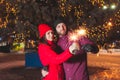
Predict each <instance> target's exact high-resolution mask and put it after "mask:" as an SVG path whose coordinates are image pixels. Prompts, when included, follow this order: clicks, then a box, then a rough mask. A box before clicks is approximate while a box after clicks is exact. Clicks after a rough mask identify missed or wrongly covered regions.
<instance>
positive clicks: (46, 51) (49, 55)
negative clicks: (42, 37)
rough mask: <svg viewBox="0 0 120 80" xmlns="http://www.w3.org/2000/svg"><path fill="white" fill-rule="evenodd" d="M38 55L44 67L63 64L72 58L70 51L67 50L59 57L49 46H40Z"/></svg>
mask: <svg viewBox="0 0 120 80" xmlns="http://www.w3.org/2000/svg"><path fill="white" fill-rule="evenodd" d="M38 53H39V57H40V59H41V61H42V63H43V65H48V64H61V63H63V62H64V61H66V60H67V59H68V58H70V57H71V56H72V54H70V52H69V50H65V51H64V52H63V53H61V54H59V55H58V54H57V53H56V52H54V51H53V50H52V49H51V48H50V47H48V46H39V47H38Z"/></svg>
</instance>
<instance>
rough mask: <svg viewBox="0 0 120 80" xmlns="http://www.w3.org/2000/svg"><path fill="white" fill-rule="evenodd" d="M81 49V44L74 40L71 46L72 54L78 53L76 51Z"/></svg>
mask: <svg viewBox="0 0 120 80" xmlns="http://www.w3.org/2000/svg"><path fill="white" fill-rule="evenodd" d="M78 50H80V45H79V43H78V42H73V43H72V45H71V46H70V47H69V51H70V52H71V54H76V52H77V51H78Z"/></svg>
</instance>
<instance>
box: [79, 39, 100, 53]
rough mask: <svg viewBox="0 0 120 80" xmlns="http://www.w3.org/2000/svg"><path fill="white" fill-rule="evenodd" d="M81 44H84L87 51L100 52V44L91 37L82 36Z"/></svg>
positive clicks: (83, 46)
mask: <svg viewBox="0 0 120 80" xmlns="http://www.w3.org/2000/svg"><path fill="white" fill-rule="evenodd" d="M80 44H81V46H82V47H81V48H82V49H83V50H85V51H86V52H92V53H98V52H99V48H98V46H97V45H96V44H95V43H94V42H93V41H91V40H90V39H88V38H86V37H82V38H81V39H80Z"/></svg>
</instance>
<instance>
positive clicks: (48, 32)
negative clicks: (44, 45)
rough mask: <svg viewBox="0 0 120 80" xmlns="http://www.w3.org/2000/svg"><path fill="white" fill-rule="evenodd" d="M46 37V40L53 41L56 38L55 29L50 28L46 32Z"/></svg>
mask: <svg viewBox="0 0 120 80" xmlns="http://www.w3.org/2000/svg"><path fill="white" fill-rule="evenodd" d="M45 38H46V40H49V41H53V39H54V34H53V31H52V30H48V31H47V32H46V33H45Z"/></svg>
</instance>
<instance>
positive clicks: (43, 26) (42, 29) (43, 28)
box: [38, 24, 52, 38]
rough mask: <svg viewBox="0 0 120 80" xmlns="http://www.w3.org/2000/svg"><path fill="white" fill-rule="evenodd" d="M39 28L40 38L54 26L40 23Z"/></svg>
mask: <svg viewBox="0 0 120 80" xmlns="http://www.w3.org/2000/svg"><path fill="white" fill-rule="evenodd" d="M38 30H39V34H40V38H42V37H43V36H44V35H45V33H46V32H47V31H48V30H52V28H51V27H50V26H48V25H47V24H40V25H39V26H38Z"/></svg>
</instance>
